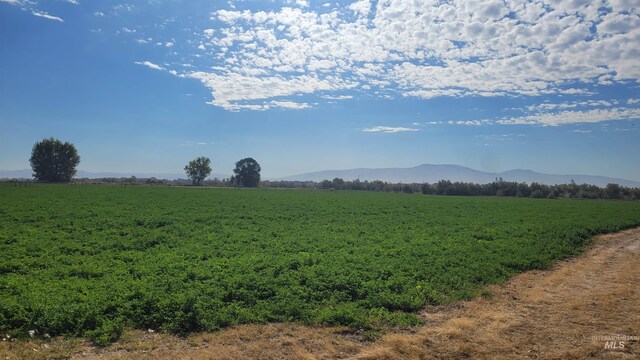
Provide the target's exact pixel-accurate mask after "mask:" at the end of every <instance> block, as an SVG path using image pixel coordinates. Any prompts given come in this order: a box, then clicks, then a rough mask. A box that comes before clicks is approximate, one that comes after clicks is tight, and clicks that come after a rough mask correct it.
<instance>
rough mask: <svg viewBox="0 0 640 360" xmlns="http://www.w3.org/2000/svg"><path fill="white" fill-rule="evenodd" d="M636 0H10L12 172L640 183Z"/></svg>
mask: <svg viewBox="0 0 640 360" xmlns="http://www.w3.org/2000/svg"><path fill="white" fill-rule="evenodd" d="M639 8H640V1H637V0H611V1H581V0H572V1H559V0H545V1H529V0H521V1H506V2H505V1H502V0H487V1H481V2H474V1H413V0H386V1H385V0H380V1H368V0H358V1H338V2H335V1H332V2H328V1H303V0H296V1H294V0H288V1H287V0H285V1H257V0H256V1H251V0H244V1H240V0H236V1H225V2H223V1H197V0H195V1H186V0H185V1H182V0H171V1H157V0H147V1H135V2H134V1H130V2H128V3H127V2H126V1H109V0H101V1H90V0H50V1H37V0H30V1H27V0H0V169H5V170H17V169H25V168H28V167H29V163H28V158H29V156H30V151H31V147H32V146H33V144H34V143H35V142H36V141H38V140H41V139H43V138H46V137H51V136H53V137H57V138H59V139H61V140H66V141H70V142H72V143H74V144H75V145H76V147H77V148H78V150H79V152H80V155H81V157H82V161H81V163H80V166H79V168H80V169H82V170H86V171H111V172H125V173H127V172H137V173H140V172H156V173H181V172H182V168H183V167H184V165H185V164H186V163H187V161H189V160H191V159H193V158H195V157H197V156H201V155H204V156H209V157H210V158H211V160H212V163H213V169H214V172H215V173H223V174H229V173H231V170H232V169H233V166H234V163H235V161H237V160H239V159H241V158H243V157H247V156H251V157H254V158H255V159H256V160H258V162H260V164H261V165H262V168H263V177H266V178H269V177H279V176H286V175H292V174H297V173H302V172H309V171H316V170H326V169H346V168H353V167H405V166H415V165H418V164H422V163H434V164H438V163H440V164H442V163H452V164H459V165H463V166H468V167H472V168H475V169H479V170H484V171H492V172H493V171H496V172H497V171H505V170H510V169H514V168H525V169H532V170H535V171H539V172H545V173H555V174H590V175H605V176H614V177H621V178H627V179H631V180H636V181H640V156H639V154H640V141H639V140H640V132H639V130H638V128H640V124H639V123H638V122H639V121H638V120H639V119H640V91H639V90H640V46H639V45H640V9H639Z"/></svg>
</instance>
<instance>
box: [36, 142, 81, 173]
mask: <svg viewBox="0 0 640 360" xmlns="http://www.w3.org/2000/svg"><path fill="white" fill-rule="evenodd" d="M29 162H30V163H31V169H32V170H33V177H34V178H35V179H36V180H38V181H49V182H68V181H71V179H72V178H73V176H74V175H75V174H76V166H78V164H79V163H80V156H79V155H78V150H76V147H75V146H73V144H71V143H70V142H65V143H63V142H61V141H60V140H58V139H54V138H49V139H43V140H42V141H40V142H37V143H35V144H34V145H33V149H32V150H31V158H30V159H29Z"/></svg>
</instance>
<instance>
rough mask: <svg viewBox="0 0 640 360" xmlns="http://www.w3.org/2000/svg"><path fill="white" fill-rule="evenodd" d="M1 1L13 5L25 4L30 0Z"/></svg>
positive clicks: (0, 0)
mask: <svg viewBox="0 0 640 360" xmlns="http://www.w3.org/2000/svg"><path fill="white" fill-rule="evenodd" d="M0 2H6V3H9V4H11V5H24V4H28V3H30V2H29V1H28V0H0Z"/></svg>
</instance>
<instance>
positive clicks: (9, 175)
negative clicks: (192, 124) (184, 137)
mask: <svg viewBox="0 0 640 360" xmlns="http://www.w3.org/2000/svg"><path fill="white" fill-rule="evenodd" d="M31 174H32V171H31V170H30V169H24V170H0V179H31V178H32V176H31ZM131 176H135V177H137V178H140V179H148V178H151V177H154V178H156V179H167V180H176V179H186V178H187V175H186V174H169V173H136V172H133V173H123V172H90V171H82V170H78V173H77V174H76V176H75V177H76V178H79V179H80V178H89V179H99V178H128V177H131ZM230 176H231V175H225V174H211V176H209V178H211V179H213V178H216V177H217V178H218V179H224V178H229V177H230Z"/></svg>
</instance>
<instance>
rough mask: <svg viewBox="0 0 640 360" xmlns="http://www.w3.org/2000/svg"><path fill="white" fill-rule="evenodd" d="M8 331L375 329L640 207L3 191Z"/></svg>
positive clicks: (2, 283)
mask: <svg viewBox="0 0 640 360" xmlns="http://www.w3.org/2000/svg"><path fill="white" fill-rule="evenodd" d="M0 198H2V199H3V201H2V202H0V292H1V293H2V296H1V297H0V332H7V333H9V334H11V335H12V336H25V335H26V334H27V333H28V332H29V330H34V331H36V332H37V334H41V335H43V334H49V335H51V336H54V335H60V334H62V335H68V336H85V337H89V338H91V339H93V340H94V341H95V342H96V343H98V344H104V343H108V342H109V341H112V340H114V339H115V338H117V337H118V335H119V334H120V333H121V332H122V329H123V328H125V327H135V328H141V329H145V330H146V329H149V328H151V329H156V330H158V329H160V330H166V331H171V332H176V333H185V332H190V331H198V330H215V329H219V328H223V327H225V326H228V325H231V324H239V323H250V322H274V321H295V322H302V323H312V324H332V325H348V326H351V327H354V328H359V329H365V330H371V329H373V330H375V329H379V328H384V327H387V326H404V325H411V324H417V323H418V322H419V320H418V317H417V316H415V315H414V314H413V312H415V311H417V310H418V309H420V308H422V307H423V306H425V305H426V304H441V303H446V302H449V301H452V300H456V299H462V298H469V297H472V296H475V295H477V294H479V293H481V292H482V287H483V286H484V285H485V284H489V283H496V282H500V281H503V280H504V279H506V278H507V277H509V276H511V275H513V274H515V273H517V272H520V271H525V270H528V269H533V268H541V267H545V266H548V265H549V264H551V263H552V262H553V261H554V260H556V259H560V258H563V257H566V256H571V255H574V254H577V253H579V252H580V250H581V248H582V247H583V246H584V245H585V244H586V243H587V242H588V241H589V239H590V237H591V236H592V235H594V234H597V233H601V232H609V231H615V230H619V229H622V228H626V227H631V226H635V225H638V224H640V203H638V202H623V201H601V200H599V201H590V200H585V201H549V200H545V199H516V198H499V197H436V196H417V195H403V194H386V193H374V192H331V191H273V190H268V189H263V190H258V191H245V190H242V189H202V190H193V189H187V188H176V187H157V186H153V187H152V186H144V187H115V186H63V185H35V186H30V187H14V186H8V185H0Z"/></svg>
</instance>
